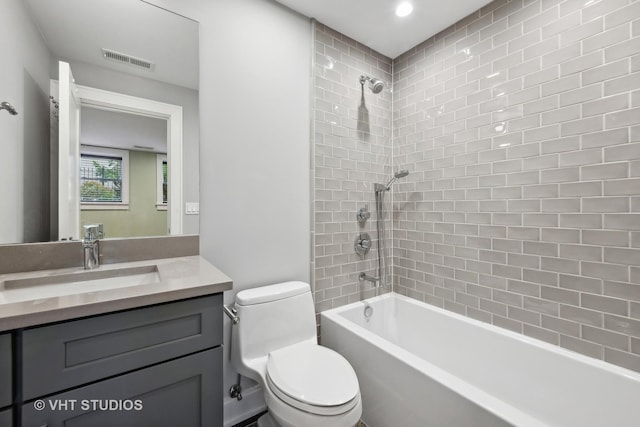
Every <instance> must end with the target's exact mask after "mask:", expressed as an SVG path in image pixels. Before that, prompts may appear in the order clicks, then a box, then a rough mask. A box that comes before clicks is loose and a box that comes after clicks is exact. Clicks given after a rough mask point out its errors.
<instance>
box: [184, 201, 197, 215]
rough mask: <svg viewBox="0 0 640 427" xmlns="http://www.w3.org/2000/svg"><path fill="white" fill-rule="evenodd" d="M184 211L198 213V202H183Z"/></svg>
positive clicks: (190, 213)
mask: <svg viewBox="0 0 640 427" xmlns="http://www.w3.org/2000/svg"><path fill="white" fill-rule="evenodd" d="M184 210H185V213H186V214H187V215H198V214H200V203H185V209H184Z"/></svg>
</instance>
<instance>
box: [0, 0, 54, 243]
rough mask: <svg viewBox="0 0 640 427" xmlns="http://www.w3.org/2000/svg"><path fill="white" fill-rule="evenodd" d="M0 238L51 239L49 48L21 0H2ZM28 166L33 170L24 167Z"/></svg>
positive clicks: (0, 20) (6, 241)
mask: <svg viewBox="0 0 640 427" xmlns="http://www.w3.org/2000/svg"><path fill="white" fill-rule="evenodd" d="M0 27H1V28H2V29H3V32H4V33H5V34H10V35H11V37H3V38H1V39H0V52H2V64H3V65H2V67H0V98H1V99H0V102H2V101H8V102H10V103H11V104H13V106H14V107H15V108H16V110H17V111H18V112H19V115H17V116H10V115H9V114H8V113H7V112H6V111H0V141H1V147H0V149H1V150H2V155H1V156H0V182H2V183H3V185H2V186H1V188H2V189H1V190H0V200H2V207H1V208H0V244H2V243H16V242H25V241H26V242H32V241H41V240H49V184H48V182H49V99H48V96H49V74H48V72H49V51H48V50H47V48H46V46H45V45H44V42H43V40H42V38H41V37H40V34H39V32H38V30H37V28H35V26H34V25H33V24H32V22H31V21H30V19H29V18H28V15H27V13H26V10H25V6H24V3H23V2H22V1H20V0H6V1H2V2H0ZM25 170H27V171H28V172H27V173H23V172H24V171H25Z"/></svg>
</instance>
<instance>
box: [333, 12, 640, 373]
mask: <svg viewBox="0 0 640 427" xmlns="http://www.w3.org/2000/svg"><path fill="white" fill-rule="evenodd" d="M393 113H394V130H393V132H394V146H393V150H394V157H393V164H394V165H396V166H397V168H398V169H409V170H411V172H412V173H411V175H410V176H409V177H408V178H406V180H405V181H404V183H402V184H400V185H399V186H397V187H396V190H398V191H396V192H395V195H394V202H393V205H394V210H395V212H394V225H393V227H394V229H393V233H394V242H393V244H394V274H395V275H394V284H395V290H396V291H397V292H399V293H403V294H407V295H409V296H411V297H414V298H417V299H420V300H424V301H427V302H429V303H431V304H434V305H437V306H440V307H444V308H446V309H448V310H451V311H455V312H457V313H461V314H464V315H466V316H469V317H472V318H475V319H479V320H482V321H485V322H488V323H492V324H494V325H497V326H500V327H503V328H507V329H510V330H513V331H516V332H519V333H523V334H525V335H528V336H532V337H535V338H539V339H542V340H544V341H548V342H550V343H553V344H556V345H560V346H562V347H565V348H568V349H571V350H574V351H578V352H580V353H583V354H586V355H589V356H592V357H595V358H598V359H604V360H606V361H608V362H611V363H614V364H617V365H621V366H625V367H627V368H630V369H634V370H637V371H640V1H630V0H564V1H562V0H535V1H529V0H524V1H523V0H512V1H505V0H498V1H495V2H493V3H491V4H489V5H488V6H486V7H485V8H483V9H481V10H480V11H477V12H476V13H474V14H472V15H470V16H469V17H467V18H465V19H464V20H462V21H460V22H458V23H457V24H455V25H453V26H451V27H450V28H448V29H446V30H445V31H443V32H442V33H440V34H438V35H436V36H435V37H433V38H431V39H429V40H427V41H425V42H424V43H422V44H421V45H419V46H417V47H415V48H414V49H412V50H410V51H409V52H407V53H405V54H403V55H402V56H400V57H399V58H397V59H396V60H394V100H393ZM334 177H335V175H334Z"/></svg>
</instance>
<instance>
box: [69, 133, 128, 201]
mask: <svg viewBox="0 0 640 427" xmlns="http://www.w3.org/2000/svg"><path fill="white" fill-rule="evenodd" d="M83 154H85V155H89V156H106V157H120V158H121V159H122V194H121V195H122V201H121V202H81V203H80V210H128V209H129V151H128V150H118V149H115V148H106V147H94V146H90V145H81V146H80V156H81V157H82V155H83ZM79 172H80V171H78V173H79Z"/></svg>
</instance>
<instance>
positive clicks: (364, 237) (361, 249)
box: [353, 232, 371, 256]
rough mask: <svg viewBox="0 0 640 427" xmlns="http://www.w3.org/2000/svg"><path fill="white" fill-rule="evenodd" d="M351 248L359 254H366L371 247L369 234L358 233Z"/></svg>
mask: <svg viewBox="0 0 640 427" xmlns="http://www.w3.org/2000/svg"><path fill="white" fill-rule="evenodd" d="M353 249H354V250H355V251H356V253H357V254H358V255H360V256H365V255H366V254H368V253H369V250H370V249H371V236H369V233H366V232H361V233H358V235H357V236H356V241H355V242H354V243H353Z"/></svg>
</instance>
